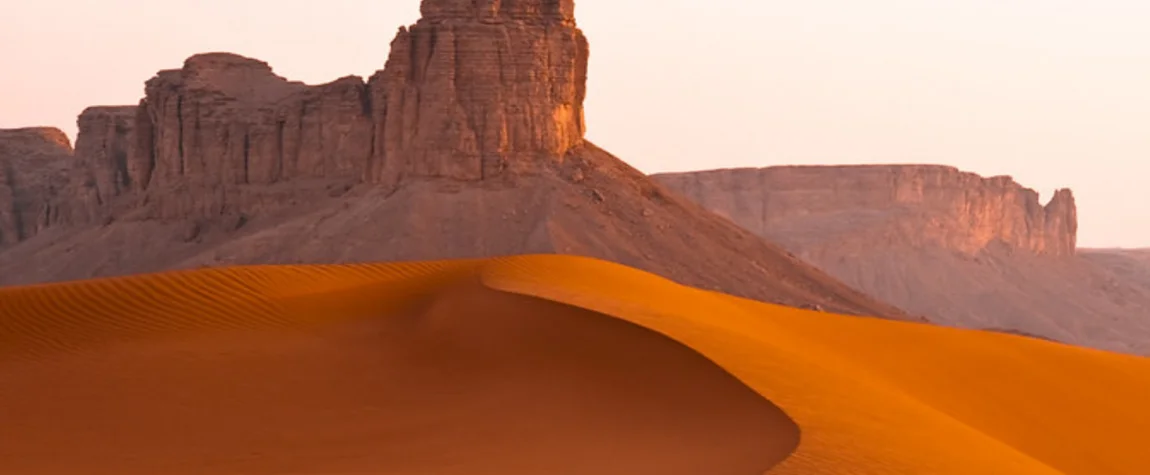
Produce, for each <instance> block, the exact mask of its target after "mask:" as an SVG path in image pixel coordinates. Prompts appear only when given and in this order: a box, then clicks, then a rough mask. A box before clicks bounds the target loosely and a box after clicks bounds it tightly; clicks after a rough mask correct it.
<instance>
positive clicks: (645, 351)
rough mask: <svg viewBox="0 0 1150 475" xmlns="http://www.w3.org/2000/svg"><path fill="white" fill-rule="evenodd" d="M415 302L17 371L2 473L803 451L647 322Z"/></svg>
mask: <svg viewBox="0 0 1150 475" xmlns="http://www.w3.org/2000/svg"><path fill="white" fill-rule="evenodd" d="M118 298H123V299H130V298H131V297H130V296H124V295H122V296H120V297H118ZM316 298H322V297H316ZM412 308H413V309H412V310H408V311H404V312H401V313H396V314H388V315H375V316H372V317H368V318H354V319H338V318H332V319H331V322H332V323H329V324H321V325H273V326H262V327H259V326H257V327H249V328H243V329H227V328H224V327H221V328H218V329H213V330H211V331H205V332H197V333H189V334H187V335H185V336H182V337H180V336H175V335H176V334H175V333H169V334H168V336H167V337H165V338H152V337H149V338H136V339H128V340H122V341H118V342H116V343H115V344H113V345H103V346H90V347H88V349H86V350H82V351H79V352H76V353H72V354H58V355H55V356H53V357H50V358H49V357H45V356H44V355H40V356H37V357H36V358H18V359H17V358H10V359H9V360H8V361H7V362H4V360H3V359H0V388H3V389H0V420H3V421H4V430H3V431H2V433H3V435H0V466H2V467H5V471H6V470H12V472H11V473H21V474H40V473H89V474H104V473H106V474H133V473H139V474H144V473H148V474H151V473H165V474H181V473H187V474H193V473H194V474H204V473H212V474H224V473H244V474H250V473H268V474H271V473H276V474H278V473H316V474H318V473H324V474H331V473H340V474H342V473H357V474H359V473H373V474H374V473H404V474H448V475H449V474H461V475H462V474H469V475H470V474H487V473H492V474H494V473H499V474H537V473H548V474H638V473H659V474H684V475H686V474H701V473H707V474H716V475H723V474H732V475H735V474H746V475H752V474H761V473H763V472H764V471H765V470H767V469H768V468H769V467H771V466H773V465H774V464H776V463H777V462H779V461H781V460H782V459H784V458H785V457H786V456H787V455H788V454H789V453H790V452H791V451H792V450H793V449H794V448H795V447H796V446H797V444H798V437H799V431H798V428H797V426H796V425H795V424H794V423H793V422H792V421H791V420H790V419H789V418H788V417H787V416H786V415H785V414H783V412H782V411H781V410H779V409H778V408H777V407H775V406H774V405H773V404H771V403H770V402H769V401H767V400H766V399H765V398H763V397H762V396H760V395H758V394H756V393H755V392H754V391H752V390H750V389H749V388H748V387H746V386H744V385H743V384H742V383H740V382H739V381H738V380H736V379H735V378H734V377H732V376H731V375H730V374H728V373H727V372H726V371H724V370H722V369H721V368H720V367H718V366H716V365H715V364H713V363H712V362H710V361H709V360H707V359H706V358H704V357H703V356H701V355H700V354H698V353H696V352H695V351H693V350H691V349H689V348H688V347H686V346H683V345H681V344H679V343H676V342H674V341H672V340H670V339H669V338H667V337H664V336H662V335H660V334H657V333H655V332H653V331H650V330H647V329H645V328H642V327H640V326H637V325H634V324H632V323H629V322H626V321H623V320H619V319H615V318H612V317H607V316H604V315H600V314H597V313H594V312H591V311H588V310H583V309H579V308H576V307H570V306H566V305H562V304H558V303H554V302H550V301H546V300H542V299H536V298H532V297H525V296H518V295H513V294H507V293H502V292H498V291H494V290H490V289H486V288H484V287H482V286H481V285H479V284H468V285H463V286H461V287H449V288H447V289H445V290H442V291H440V292H438V293H436V294H435V295H434V296H433V297H431V298H430V299H429V300H427V301H426V302H424V303H423V304H419V305H416V306H415V307H412ZM205 310H206V309H205ZM215 312H217V314H215V315H210V316H209V315H205V317H211V319H212V321H219V322H226V321H227V320H228V319H243V318H245V315H243V314H241V313H232V314H230V315H227V314H226V313H227V310H219V309H217V310H215ZM219 312H224V313H223V314H220V313H219ZM45 317H46V318H53V316H51V315H46V316H45ZM57 317H59V316H57ZM102 318H106V319H108V320H106V323H107V324H108V325H115V324H116V321H115V320H114V315H110V314H105V315H103V316H102ZM153 318H154V319H155V320H156V321H162V320H163V319H164V315H163V314H155V315H153ZM59 328H60V327H57V329H59Z"/></svg>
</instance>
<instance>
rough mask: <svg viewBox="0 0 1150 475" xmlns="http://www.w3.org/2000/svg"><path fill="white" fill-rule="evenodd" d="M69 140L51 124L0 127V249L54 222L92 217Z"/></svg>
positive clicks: (69, 222) (85, 219) (68, 222)
mask: <svg viewBox="0 0 1150 475" xmlns="http://www.w3.org/2000/svg"><path fill="white" fill-rule="evenodd" d="M74 165H75V163H74V161H73V159H72V144H71V143H70V142H69V140H68V137H67V136H66V135H65V134H64V132H62V131H60V130H59V129H55V128H47V127H38V128H24V129H0V247H3V246H5V245H11V244H15V243H17V242H19V241H22V240H24V239H28V238H31V237H33V236H35V235H36V234H38V233H39V232H40V231H41V230H43V229H46V228H48V227H49V226H53V225H61V224H72V223H76V222H81V223H86V222H89V221H91V219H92V216H91V213H92V212H94V210H93V205H94V203H91V202H90V199H91V194H90V193H88V192H87V188H86V187H85V186H84V184H85V183H84V180H85V177H84V176H83V174H79V173H74Z"/></svg>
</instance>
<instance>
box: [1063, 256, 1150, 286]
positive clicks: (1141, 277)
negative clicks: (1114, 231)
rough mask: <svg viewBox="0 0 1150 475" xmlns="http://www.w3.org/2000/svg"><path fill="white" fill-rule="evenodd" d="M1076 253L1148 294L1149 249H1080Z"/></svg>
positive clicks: (1149, 280)
mask: <svg viewBox="0 0 1150 475" xmlns="http://www.w3.org/2000/svg"><path fill="white" fill-rule="evenodd" d="M1078 254H1079V255H1080V256H1082V258H1083V259H1086V260H1087V261H1090V262H1092V263H1094V264H1095V265H1098V266H1101V267H1103V268H1106V269H1107V270H1109V271H1110V272H1112V273H1114V274H1115V275H1117V276H1119V277H1121V279H1122V281H1123V282H1126V283H1129V284H1131V285H1136V286H1141V287H1142V288H1143V289H1145V291H1146V293H1147V294H1150V249H1080V250H1079V252H1078Z"/></svg>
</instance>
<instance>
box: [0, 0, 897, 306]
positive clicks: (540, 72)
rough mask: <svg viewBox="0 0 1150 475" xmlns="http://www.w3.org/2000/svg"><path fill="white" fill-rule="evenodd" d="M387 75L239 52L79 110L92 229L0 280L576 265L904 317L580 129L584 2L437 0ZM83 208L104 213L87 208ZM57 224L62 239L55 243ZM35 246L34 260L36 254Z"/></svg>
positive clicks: (9, 268)
mask: <svg viewBox="0 0 1150 475" xmlns="http://www.w3.org/2000/svg"><path fill="white" fill-rule="evenodd" d="M422 11H423V18H421V19H420V20H419V21H418V22H417V23H416V24H414V25H412V26H411V27H410V28H402V29H400V30H399V32H398V34H397V35H396V37H395V40H394V41H393V42H392V51H391V54H390V56H389V57H388V59H387V61H386V64H385V65H384V69H383V70H382V71H379V72H378V73H376V74H374V75H373V76H372V77H371V78H370V79H369V80H368V81H366V82H365V81H363V80H362V79H360V78H356V77H346V78H342V79H339V80H337V81H334V82H332V83H329V84H324V85H319V86H308V85H304V84H300V83H297V82H292V81H289V80H287V79H284V78H282V77H279V76H277V75H276V74H275V73H274V72H273V71H272V69H271V67H270V66H268V65H267V64H266V63H263V62H261V61H258V60H254V59H249V58H245V57H242V56H237V55H234V54H227V53H209V54H202V55H196V56H193V57H191V58H189V59H187V60H186V61H185V63H184V65H183V67H182V68H181V69H178V70H168V71H161V72H160V73H159V74H157V75H156V76H155V77H153V78H152V79H150V80H149V81H147V83H146V87H145V93H146V95H145V97H144V98H143V100H142V101H141V102H140V104H139V106H138V107H136V108H135V112H134V114H135V119H134V123H132V124H128V123H127V121H126V119H125V117H126V116H128V115H129V114H130V108H117V109H104V108H101V109H95V110H91V111H88V112H87V113H86V114H85V116H84V117H83V118H81V133H82V134H83V136H82V137H81V138H80V139H79V140H78V142H80V152H79V153H78V155H79V156H78V157H77V158H76V163H78V164H80V166H78V167H77V171H76V172H75V173H74V174H73V175H74V176H78V177H81V178H82V179H80V180H77V181H76V183H80V184H84V185H85V186H83V187H73V188H70V190H72V191H69V192H68V193H64V195H67V196H73V197H74V198H75V197H76V196H79V195H85V196H93V197H95V199H93V198H83V199H78V198H77V199H76V202H79V203H90V202H96V203H99V209H98V211H99V212H100V213H97V214H93V215H92V217H90V218H88V220H87V221H86V222H81V220H79V219H74V220H71V221H69V222H68V223H67V225H66V226H65V225H63V224H61V225H60V226H56V227H55V228H54V229H55V230H57V232H54V233H47V234H45V233H41V234H39V235H36V236H35V237H29V235H27V234H25V235H21V236H22V237H20V238H19V239H21V240H22V242H20V243H19V244H18V245H15V246H12V247H10V248H9V249H8V250H7V251H5V252H0V284H12V283H28V282H42V281H52V280H61V279H73V278H84V277H92V276H103V275H117V274H124V273H136V272H147V271H156V270H164V269H173V268H186V267H198V266H205V265H222V264H261V263H331V262H360V261H388V260H411V259H443V258H465V257H484V256H496V255H505V254H524V253H570V254H581V255H587V256H593V257H599V258H604V259H608V260H613V261H615V262H620V263H623V264H628V265H631V266H634V267H639V268H642V269H645V270H648V271H651V272H654V273H657V274H661V275H664V276H666V277H668V278H671V279H674V280H677V281H679V282H683V283H687V284H690V285H695V286H699V287H703V288H707V289H715V290H722V291H725V292H728V293H732V294H736V295H741V296H744V297H750V298H756V299H760V300H768V301H773V302H778V303H783V304H788V305H796V306H806V307H808V308H821V309H826V310H827V311H837V312H842V313H855V314H869V315H878V316H886V317H892V318H909V317H907V316H906V315H905V314H904V313H902V312H901V311H900V310H899V309H897V308H894V307H891V306H889V305H886V304H884V303H881V302H878V301H875V300H874V299H871V298H869V297H867V296H865V295H863V294H861V293H859V292H857V291H855V290H853V289H851V288H849V287H847V286H845V285H843V284H842V283H841V282H838V281H836V280H835V279H833V278H830V277H829V276H827V275H826V274H824V273H823V272H820V271H818V270H816V269H813V268H812V267H810V266H809V265H807V264H805V263H803V262H802V261H800V260H798V259H796V258H795V257H794V256H791V255H788V254H787V253H786V252H784V251H782V250H781V249H779V248H778V247H777V246H775V245H774V244H771V243H769V242H767V241H765V240H763V239H761V238H758V237H756V236H754V235H753V234H751V233H749V232H747V231H745V230H743V229H741V228H739V227H738V226H735V225H734V224H731V223H730V222H728V221H726V220H723V219H722V218H719V217H718V216H715V215H714V214H712V213H709V212H707V211H706V210H704V209H702V208H701V207H699V206H698V205H696V204H694V203H692V202H690V201H687V200H683V199H681V198H680V197H678V196H675V195H673V194H670V193H668V192H666V190H664V189H663V188H661V187H660V186H658V185H657V184H655V183H654V182H653V181H651V180H650V179H649V178H648V177H646V176H645V175H643V174H642V173H640V172H639V171H637V170H635V169H633V168H631V167H629V166H627V165H626V164H625V163H623V162H622V161H620V160H619V159H617V158H616V157H614V156H612V155H611V154H609V153H607V152H606V151H603V150H601V149H599V148H597V147H595V146H594V144H591V143H589V142H587V141H586V140H585V139H584V130H585V124H584V119H583V100H584V97H585V95H586V76H587V60H588V55H589V53H588V45H587V41H586V39H585V38H584V36H583V34H582V32H580V30H579V29H578V28H577V27H576V25H575V21H574V5H573V2H572V1H571V0H502V1H498V0H424V2H423V4H422ZM82 209H87V208H86V207H83V208H82ZM49 234H50V235H49ZM29 256H35V257H29Z"/></svg>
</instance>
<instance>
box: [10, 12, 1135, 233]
mask: <svg viewBox="0 0 1150 475" xmlns="http://www.w3.org/2000/svg"><path fill="white" fill-rule="evenodd" d="M576 3H577V15H578V18H579V23H580V25H581V26H582V28H583V29H584V30H585V31H586V33H587V35H588V36H589V37H590V40H591V49H592V54H591V66H590V67H591V71H590V75H591V79H590V82H591V84H590V85H589V88H590V97H589V98H588V104H587V120H588V127H589V134H588V135H589V136H590V138H591V139H592V140H594V141H596V142H597V143H598V144H599V145H602V146H604V147H605V148H607V149H608V150H611V151H612V152H614V153H615V154H617V155H619V156H620V157H622V158H623V159H625V160H627V161H628V162H630V163H631V164H633V165H635V166H636V167H638V168H640V169H642V170H644V171H646V172H659V171H672V170H691V169H705V168H718V167H736V166H768V165H781V164H849V163H876V162H886V163H904V162H927V163H944V164H950V165H955V166H958V167H960V168H962V169H966V170H970V171H974V172H978V173H981V174H987V175H990V174H1009V175H1013V176H1014V177H1015V178H1016V179H1018V180H1019V181H1021V182H1022V183H1023V184H1024V185H1027V186H1030V187H1033V188H1036V189H1038V190H1039V191H1040V192H1042V195H1043V197H1044V198H1048V197H1049V196H1050V194H1051V191H1052V190H1053V189H1054V188H1057V187H1071V188H1073V189H1074V191H1075V192H1076V193H1077V196H1078V199H1079V215H1080V220H1081V232H1080V238H1081V239H1080V242H1081V243H1082V244H1083V245H1084V246H1129V247H1135V246H1150V212H1147V211H1146V208H1145V206H1146V205H1147V204H1150V28H1148V27H1147V25H1150V2H1147V1H1145V0H1091V1H1086V0H870V1H859V0H803V1H793V0H787V1H781V0H779V1H775V0H576ZM3 10H4V14H3V16H0V127H17V126H27V125H52V126H57V127H61V128H63V129H64V130H66V131H68V132H69V133H70V134H73V136H74V132H75V116H76V114H77V113H79V111H80V110H81V109H83V108H84V107H85V106H88V105H95V104H134V103H135V102H136V101H137V100H138V99H139V97H140V96H141V94H142V91H143V82H144V81H145V80H146V79H148V78H149V77H151V76H152V74H153V73H155V72H156V71H157V70H159V69H167V68H175V67H179V66H180V64H181V63H182V62H183V59H184V58H185V57H187V56H189V55H191V54H193V53H197V52H204V51H231V52H235V53H239V54H243V55H246V56H252V57H256V58H259V59H262V60H264V61H268V62H269V63H271V65H272V66H273V67H274V68H275V69H276V72H277V73H279V74H281V75H283V76H287V77H289V78H291V79H296V80H302V81H305V82H308V83H321V82H326V81H329V80H332V79H335V78H337V77H340V76H344V75H347V74H358V75H368V74H370V73H371V72H373V71H374V70H376V69H379V68H381V67H382V66H383V62H384V60H385V59H386V57H387V51H388V43H389V42H390V41H391V38H392V36H393V35H394V34H395V30H396V28H398V27H399V26H400V25H404V24H408V23H411V22H412V21H413V20H415V18H416V17H417V15H418V0H324V1H319V0H312V1H298V0H274V1H273V0H162V1H157V0H99V1H96V0H62V1H42V2H33V1H15V0H13V1H9V2H6V5H5V6H4V8H3Z"/></svg>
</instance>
